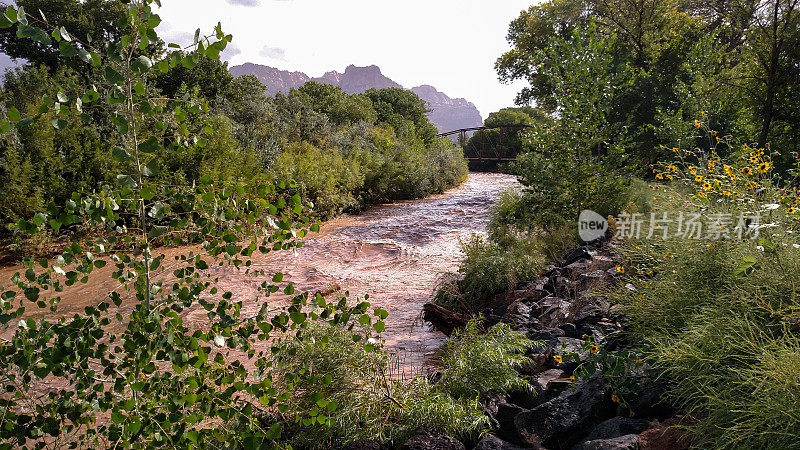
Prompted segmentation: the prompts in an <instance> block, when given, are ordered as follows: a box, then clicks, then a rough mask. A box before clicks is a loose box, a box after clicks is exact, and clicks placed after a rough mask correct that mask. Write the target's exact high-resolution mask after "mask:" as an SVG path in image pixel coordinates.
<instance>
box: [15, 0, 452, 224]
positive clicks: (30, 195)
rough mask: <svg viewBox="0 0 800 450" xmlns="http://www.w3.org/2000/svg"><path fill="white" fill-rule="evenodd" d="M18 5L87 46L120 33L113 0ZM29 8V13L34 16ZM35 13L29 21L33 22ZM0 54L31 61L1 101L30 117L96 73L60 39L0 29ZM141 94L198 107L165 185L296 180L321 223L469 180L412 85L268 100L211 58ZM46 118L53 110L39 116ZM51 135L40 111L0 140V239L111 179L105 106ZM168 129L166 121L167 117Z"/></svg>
mask: <svg viewBox="0 0 800 450" xmlns="http://www.w3.org/2000/svg"><path fill="white" fill-rule="evenodd" d="M18 3H19V5H20V6H23V7H25V8H26V9H27V10H28V11H39V10H41V12H42V13H43V14H45V16H46V17H59V18H62V17H64V20H65V21H64V23H63V26H64V27H65V29H70V30H72V29H71V28H70V27H71V26H73V27H74V30H75V31H71V32H72V33H74V35H75V36H85V35H87V34H89V35H90V36H92V37H95V36H97V38H96V39H101V37H102V40H99V41H93V45H95V46H96V47H97V48H102V46H103V45H104V42H106V40H114V39H118V38H119V36H120V35H121V32H120V28H119V27H118V26H117V25H115V24H117V23H118V22H119V21H120V20H124V13H125V8H124V7H122V4H121V3H118V2H112V1H92V2H77V1H60V2H49V1H40V0H25V1H20V2H18ZM37 17H38V15H37ZM32 20H34V19H32ZM1 31H2V33H0V49H2V50H3V51H4V52H6V53H8V54H9V55H11V56H13V57H17V58H24V59H25V60H27V61H28V62H29V64H27V65H25V66H24V67H22V68H20V69H17V70H14V71H10V72H8V73H7V74H6V75H5V79H4V83H3V88H2V91H1V92H0V102H2V105H3V106H0V108H3V110H4V111H8V110H9V108H11V107H14V108H15V109H16V110H17V111H19V112H20V113H21V114H22V115H23V116H28V115H33V114H35V113H36V112H37V109H38V108H39V106H40V102H41V99H42V98H43V97H45V96H47V97H48V98H50V99H52V102H50V103H51V105H52V104H54V103H56V101H57V100H58V99H57V98H56V97H57V95H56V94H58V95H59V96H66V97H69V98H74V97H75V95H76V93H78V92H83V91H85V90H87V89H89V88H91V87H92V86H99V85H102V83H103V82H104V78H103V72H102V71H101V70H100V69H98V68H93V67H92V66H89V65H87V64H85V63H83V62H81V61H79V60H76V59H63V58H62V59H59V58H57V57H56V56H58V51H57V48H55V50H54V47H52V46H46V45H42V44H41V43H39V42H35V41H28V40H20V39H18V38H17V36H16V34H15V31H14V28H13V27H9V28H6V29H4V30H1ZM164 48H165V44H164V43H163V42H162V41H160V40H150V41H148V44H147V46H146V47H145V49H144V50H143V51H142V52H143V53H144V54H145V55H149V56H150V57H155V56H154V55H160V54H163V52H164ZM143 87H146V89H147V91H148V95H153V96H161V97H163V98H176V99H191V100H192V101H194V102H197V103H198V104H202V105H203V110H202V111H201V112H199V113H191V112H188V111H187V112H186V115H187V117H186V118H187V121H186V122H184V124H183V125H184V126H185V127H186V129H189V130H195V129H204V128H205V129H208V130H209V131H210V133H208V135H207V136H206V137H203V138H201V139H199V140H198V142H197V144H199V145H196V146H194V147H192V148H183V149H180V150H177V149H173V151H170V152H167V153H165V154H162V155H158V157H159V162H160V163H161V164H162V165H163V166H164V170H162V171H161V173H160V174H159V176H158V177H157V178H158V181H159V182H162V183H165V184H186V183H189V184H191V183H193V182H195V183H196V182H197V181H198V180H199V179H200V178H201V177H203V176H204V175H209V176H212V177H217V176H220V175H221V176H224V177H226V178H230V177H254V176H264V177H266V178H267V179H269V180H279V179H294V180H296V181H297V188H296V192H298V193H299V194H300V195H301V197H302V199H303V201H306V202H312V203H313V204H314V210H313V214H314V215H315V216H317V217H321V218H330V217H332V216H335V215H338V214H341V213H343V212H354V211H358V210H359V209H361V208H363V207H364V206H365V205H367V204H370V203H377V202H388V201H393V200H398V199H408V198H418V197H424V196H426V195H429V194H431V193H437V192H441V191H443V190H444V189H446V188H448V187H452V186H454V185H456V184H458V183H460V182H461V181H463V179H464V178H465V176H466V165H465V163H464V160H463V157H462V156H461V153H460V151H459V150H458V149H455V148H454V147H453V146H452V144H451V143H449V142H447V141H442V140H437V139H436V137H435V135H436V129H435V128H434V126H433V125H432V124H431V123H430V122H429V121H428V119H427V118H426V117H425V113H426V112H427V109H426V108H427V107H426V104H425V102H424V101H422V100H421V99H419V98H418V97H417V96H416V94H414V93H412V92H410V91H406V90H402V89H380V90H376V89H372V90H370V91H368V92H365V93H364V94H358V95H347V94H345V93H343V92H342V91H341V89H339V88H337V87H333V86H330V85H325V84H319V83H314V82H310V83H308V84H306V85H305V86H303V87H301V88H299V89H293V90H292V91H291V92H289V93H288V94H286V95H282V94H279V95H278V96H277V97H275V98H268V97H266V95H265V93H264V92H265V87H264V86H263V85H261V83H260V82H259V81H258V80H256V79H255V78H254V77H249V76H246V77H240V78H237V79H234V78H233V77H232V76H231V75H230V74H229V73H228V70H227V65H226V64H225V63H222V62H220V61H219V60H218V59H216V58H212V57H209V56H207V55H201V56H198V59H197V61H196V63H195V64H194V65H192V66H191V67H187V66H186V65H183V64H178V65H175V66H174V67H170V68H169V69H168V70H167V71H166V72H163V73H162V72H161V71H156V72H155V73H152V74H150V75H148V80H147V82H146V83H145V84H143ZM44 116H46V117H45V119H47V118H48V117H49V118H52V117H53V112H52V111H49V110H48V111H45V112H44ZM62 120H64V121H65V123H64V124H63V126H62V127H61V128H63V129H61V130H58V131H57V130H55V129H54V128H53V127H52V126H50V125H49V123H48V122H49V119H48V120H42V121H40V122H39V123H36V124H32V125H31V126H28V127H24V128H15V129H14V130H11V132H10V133H7V134H5V135H4V136H3V138H2V142H0V237H3V238H8V237H9V235H10V234H11V233H12V230H11V229H10V228H9V227H10V225H12V224H14V223H16V222H18V221H19V220H21V219H28V218H30V217H32V216H33V214H35V213H36V212H39V211H41V210H42V209H44V208H45V207H46V206H47V205H48V204H49V203H50V202H54V203H55V204H61V203H63V202H64V201H65V200H66V199H68V198H70V196H71V194H72V193H73V192H81V193H89V192H93V191H98V190H100V189H101V187H102V186H103V185H104V184H113V182H114V177H115V176H116V174H117V172H118V171H119V170H121V169H125V168H126V166H125V164H121V163H119V162H115V161H114V160H113V158H111V155H110V153H109V152H108V150H107V149H108V148H113V147H114V146H115V145H118V144H119V143H118V142H115V141H114V137H113V133H112V132H111V131H112V130H113V128H114V126H115V125H114V123H113V120H112V117H111V116H110V111H108V110H107V109H104V108H94V109H92V111H90V112H85V113H84V112H81V111H80V110H77V109H76V110H74V111H72V112H71V113H69V114H66V115H65V116H64V118H63V119H62ZM164 126H166V127H174V126H176V125H175V124H172V123H164Z"/></svg>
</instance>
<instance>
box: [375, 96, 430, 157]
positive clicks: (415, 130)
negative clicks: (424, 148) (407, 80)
mask: <svg viewBox="0 0 800 450" xmlns="http://www.w3.org/2000/svg"><path fill="white" fill-rule="evenodd" d="M364 95H365V96H366V97H367V98H369V99H370V100H371V101H372V106H373V108H375V111H376V112H377V115H378V119H377V120H378V123H385V124H387V125H390V126H392V127H394V129H395V132H396V133H397V135H398V136H400V137H401V138H402V139H410V140H412V141H413V140H415V139H419V140H420V142H423V143H426V144H430V143H432V142H433V140H434V139H435V138H436V133H437V130H436V127H434V126H433V124H432V123H431V122H430V120H428V117H427V116H426V115H425V114H426V113H428V105H427V104H426V103H425V101H424V100H422V99H421V98H419V97H418V96H417V94H415V93H413V92H411V91H407V90H405V89H400V88H386V89H374V88H373V89H369V90H367V91H366V92H364Z"/></svg>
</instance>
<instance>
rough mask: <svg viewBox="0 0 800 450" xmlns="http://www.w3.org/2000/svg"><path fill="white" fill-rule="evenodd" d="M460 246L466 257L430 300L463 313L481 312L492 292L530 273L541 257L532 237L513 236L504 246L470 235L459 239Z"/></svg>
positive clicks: (529, 276) (499, 290) (533, 270)
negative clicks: (454, 274) (467, 237)
mask: <svg viewBox="0 0 800 450" xmlns="http://www.w3.org/2000/svg"><path fill="white" fill-rule="evenodd" d="M461 249H462V251H463V252H464V254H465V255H466V258H465V259H464V260H463V261H462V263H461V265H460V267H459V268H458V275H456V276H453V277H450V278H446V279H445V280H444V282H443V283H442V284H441V286H439V289H438V291H437V293H436V296H435V300H434V301H435V302H436V303H438V304H439V305H441V306H443V307H445V308H448V309H450V310H453V311H458V312H463V313H467V314H477V313H480V312H482V311H483V310H484V309H485V308H487V307H489V306H491V304H492V301H493V299H494V298H495V296H497V295H498V294H501V293H503V292H506V291H507V290H509V289H512V288H513V287H514V285H515V284H516V283H517V282H519V281H524V280H528V279H531V278H532V277H534V276H535V275H536V274H537V273H538V272H539V270H540V269H541V267H542V266H543V264H544V261H545V258H544V257H542V255H541V252H540V251H539V246H538V243H537V242H536V241H535V240H533V239H516V240H514V242H513V243H512V244H510V245H509V246H507V247H504V246H502V245H500V244H498V243H497V242H493V241H489V240H486V239H485V238H483V237H481V236H473V237H472V239H470V240H469V241H465V242H462V243H461Z"/></svg>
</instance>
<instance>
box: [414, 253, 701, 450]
mask: <svg viewBox="0 0 800 450" xmlns="http://www.w3.org/2000/svg"><path fill="white" fill-rule="evenodd" d="M619 261H622V257H621V255H620V253H619V250H618V244H617V243H616V242H615V241H613V240H604V241H597V242H595V243H592V244H588V245H584V246H581V247H578V248H576V249H575V250H574V251H572V252H571V253H570V254H569V255H567V256H566V257H565V258H564V259H563V260H562V261H561V262H560V263H559V264H555V265H552V266H550V267H548V268H547V269H546V270H545V271H544V274H543V275H542V276H541V277H539V278H538V279H536V280H533V281H530V282H526V283H521V284H519V285H518V286H517V288H516V289H515V290H514V291H513V292H510V293H508V294H507V295H506V301H505V302H504V303H503V304H501V305H500V306H496V307H494V308H490V309H487V310H486V311H483V315H484V316H485V317H486V318H487V326H490V325H492V324H494V323H497V322H500V321H502V322H506V323H508V324H509V325H510V326H511V327H512V328H513V329H516V330H518V331H520V332H523V333H525V334H526V335H527V336H528V337H529V338H530V339H532V340H535V341H539V342H542V343H543V344H544V345H543V346H541V347H537V348H534V349H531V350H530V355H529V356H531V358H532V360H533V361H534V363H533V364H532V365H531V366H529V367H525V368H523V370H522V372H523V374H525V375H527V376H528V377H529V379H530V380H531V383H532V384H533V386H534V387H535V391H536V395H534V396H532V395H530V394H524V393H512V394H510V395H498V394H494V393H484V394H483V395H482V396H481V399H480V402H481V405H482V407H483V409H484V411H486V413H487V415H488V416H489V417H490V420H491V423H492V425H493V428H494V433H495V435H494V436H485V437H483V438H482V439H481V440H480V441H479V442H478V443H477V446H476V447H475V448H476V449H480V450H489V449H517V448H537V449H539V448H544V449H573V450H589V449H598V450H599V449H609V450H611V449H614V450H622V449H655V448H670V449H681V448H688V447H689V445H690V444H691V441H690V438H691V436H689V435H687V433H686V432H683V431H679V430H678V429H677V428H674V427H673V428H668V426H669V425H674V424H676V423H678V422H679V420H680V419H679V418H675V417H673V416H674V415H675V411H674V410H672V408H671V407H670V406H669V405H668V404H666V403H664V402H662V401H661V394H662V393H663V392H664V389H665V386H664V384H663V383H659V382H655V381H647V382H645V383H644V384H642V385H641V386H639V394H638V395H637V396H636V397H635V398H630V399H627V400H628V404H629V406H630V408H631V411H630V415H631V416H632V417H620V416H617V413H618V408H617V404H616V403H614V402H613V401H612V393H611V392H610V391H609V389H608V388H607V387H606V385H605V383H604V378H603V374H602V372H601V371H600V370H598V371H596V372H595V373H594V375H592V376H591V377H590V378H588V379H580V378H578V379H577V380H575V379H573V378H571V376H572V375H573V371H574V370H575V369H576V368H577V366H578V364H579V363H578V362H576V361H574V360H571V361H566V360H565V361H563V362H558V361H557V360H556V359H555V358H553V356H554V355H557V354H559V355H563V354H569V353H575V354H578V355H579V359H580V360H581V361H584V360H585V359H586V358H588V352H587V351H586V350H584V349H585V345H584V342H585V341H584V339H586V338H587V337H588V338H591V339H592V341H593V342H595V343H596V344H597V345H598V346H601V347H602V348H604V349H605V350H607V351H618V350H621V349H624V348H626V347H627V346H628V343H627V342H626V341H625V337H624V334H623V333H622V331H623V324H624V317H622V316H621V314H620V311H619V309H618V307H616V306H614V305H612V304H610V303H609V302H608V301H607V300H605V299H604V298H603V294H602V292H603V289H605V288H608V287H611V286H614V285H618V283H620V282H621V281H620V273H619V272H618V270H617V269H616V266H617V264H619ZM625 287H626V288H629V289H635V288H634V287H633V286H632V285H625ZM437 308H438V307H437ZM430 311H436V309H435V308H432V307H429V306H428V305H426V309H425V312H426V316H429V315H431V314H430ZM436 318H437V317H434V320H431V322H432V323H434V325H436V323H437V321H436ZM438 318H439V319H440V322H442V323H445V324H446V325H447V327H448V328H449V329H447V330H446V331H447V332H448V333H449V332H450V331H452V327H455V326H457V324H458V322H459V321H461V320H463V319H464V318H463V317H461V316H460V315H458V314H446V313H445V314H443V315H441V316H439V317H438ZM626 414H627V413H626ZM425 448H434V447H425ZM448 448H452V447H448Z"/></svg>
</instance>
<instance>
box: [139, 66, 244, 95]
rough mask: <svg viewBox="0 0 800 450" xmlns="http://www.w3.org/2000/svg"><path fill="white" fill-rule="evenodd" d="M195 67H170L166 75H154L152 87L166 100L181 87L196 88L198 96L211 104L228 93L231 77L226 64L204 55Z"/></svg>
mask: <svg viewBox="0 0 800 450" xmlns="http://www.w3.org/2000/svg"><path fill="white" fill-rule="evenodd" d="M199 58H200V59H199V60H198V63H197V65H196V66H193V67H191V68H189V67H186V66H184V65H178V66H175V67H171V68H170V69H169V70H168V71H167V73H156V74H154V79H153V85H154V86H155V87H156V88H158V89H159V90H161V93H162V94H164V95H165V96H166V97H168V98H174V97H175V96H176V95H177V93H178V91H180V89H181V87H182V86H185V87H187V88H189V89H192V88H198V89H199V90H200V95H201V96H202V97H203V98H205V99H208V100H209V101H211V102H216V101H217V97H219V96H222V95H225V94H226V93H227V92H228V89H229V87H230V84H231V83H232V82H233V75H231V74H230V72H228V63H227V62H222V61H220V60H219V59H218V58H210V57H208V56H206V55H201V56H200V57H199Z"/></svg>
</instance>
